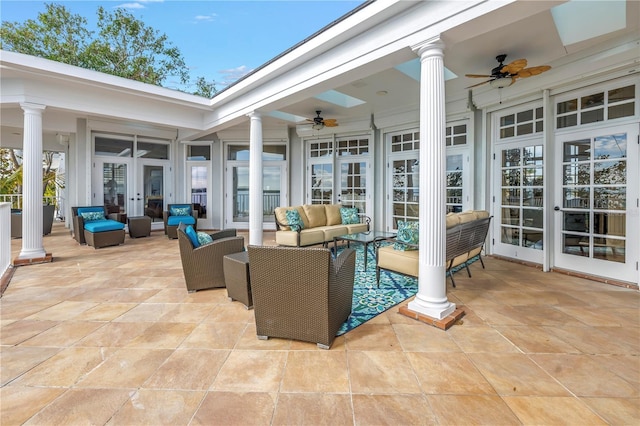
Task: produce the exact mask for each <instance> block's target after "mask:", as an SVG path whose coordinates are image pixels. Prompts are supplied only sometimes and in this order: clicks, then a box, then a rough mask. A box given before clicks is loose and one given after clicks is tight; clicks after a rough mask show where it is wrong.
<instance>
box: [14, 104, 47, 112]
mask: <svg viewBox="0 0 640 426" xmlns="http://www.w3.org/2000/svg"><path fill="white" fill-rule="evenodd" d="M46 107H47V106H46V105H41V104H34V103H32V102H21V103H20V108H22V109H23V110H24V112H30V113H32V114H33V113H42V111H44V110H45V108H46Z"/></svg>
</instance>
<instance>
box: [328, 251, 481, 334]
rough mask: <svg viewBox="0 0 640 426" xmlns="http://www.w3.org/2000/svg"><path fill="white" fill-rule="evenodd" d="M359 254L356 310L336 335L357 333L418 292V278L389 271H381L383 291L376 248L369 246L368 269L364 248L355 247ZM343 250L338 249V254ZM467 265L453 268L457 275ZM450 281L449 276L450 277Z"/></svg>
mask: <svg viewBox="0 0 640 426" xmlns="http://www.w3.org/2000/svg"><path fill="white" fill-rule="evenodd" d="M352 247H353V249H354V250H355V251H356V274H355V280H354V284H353V307H352V311H351V315H349V318H347V321H345V323H344V324H342V327H340V330H338V333H336V336H340V335H343V334H344V333H346V332H348V331H351V330H353V329H354V328H356V327H358V326H359V325H361V324H364V323H365V322H367V321H369V320H370V319H372V318H375V317H376V316H377V315H380V314H381V313H383V312H384V311H387V310H389V309H391V308H393V307H394V306H396V305H398V304H399V303H401V302H403V301H405V300H407V299H408V298H410V297H411V296H413V295H415V294H416V293H417V292H418V279H417V278H413V277H407V276H404V275H400V274H395V273H392V272H388V271H385V270H383V271H380V288H377V287H376V261H375V256H374V254H375V249H374V248H373V247H372V246H370V247H369V259H368V260H367V270H366V271H365V270H364V257H363V254H364V246H363V245H361V244H353V246H352ZM342 249H343V247H338V253H340V252H341V251H342ZM479 259H480V257H479V256H475V257H474V258H472V259H471V260H470V262H469V263H470V264H471V263H473V262H475V261H477V260H479ZM463 268H464V265H460V266H457V267H455V268H453V273H455V272H457V271H459V270H460V269H463ZM447 280H449V277H448V275H447Z"/></svg>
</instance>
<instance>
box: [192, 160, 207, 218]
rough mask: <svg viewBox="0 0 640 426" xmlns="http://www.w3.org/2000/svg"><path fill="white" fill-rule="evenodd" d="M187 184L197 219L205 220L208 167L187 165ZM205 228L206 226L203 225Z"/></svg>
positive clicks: (204, 165)
mask: <svg viewBox="0 0 640 426" xmlns="http://www.w3.org/2000/svg"><path fill="white" fill-rule="evenodd" d="M189 171H190V173H189V175H188V179H189V180H188V184H189V192H190V193H191V202H192V203H193V207H194V209H195V210H197V211H198V221H199V222H200V221H201V220H204V221H206V220H207V188H208V182H209V167H208V165H206V164H203V165H191V166H189ZM205 228H207V227H206V226H205Z"/></svg>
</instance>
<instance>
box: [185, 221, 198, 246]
mask: <svg viewBox="0 0 640 426" xmlns="http://www.w3.org/2000/svg"><path fill="white" fill-rule="evenodd" d="M184 233H185V234H187V237H189V240H190V241H191V244H193V247H194V248H197V247H200V241H198V234H196V230H195V229H193V226H191V225H189V226H187V228H186V229H185V230H184Z"/></svg>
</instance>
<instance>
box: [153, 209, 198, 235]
mask: <svg viewBox="0 0 640 426" xmlns="http://www.w3.org/2000/svg"><path fill="white" fill-rule="evenodd" d="M185 207H187V208H188V209H189V215H188V216H174V215H172V214H171V213H172V210H173V209H174V208H185ZM162 220H163V222H164V233H165V235H166V236H167V237H168V238H171V239H176V238H178V234H177V233H176V230H177V229H178V225H179V224H181V223H184V224H185V225H191V226H193V229H197V227H198V211H197V210H195V209H194V208H193V204H168V205H167V210H166V211H164V212H163V213H162Z"/></svg>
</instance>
